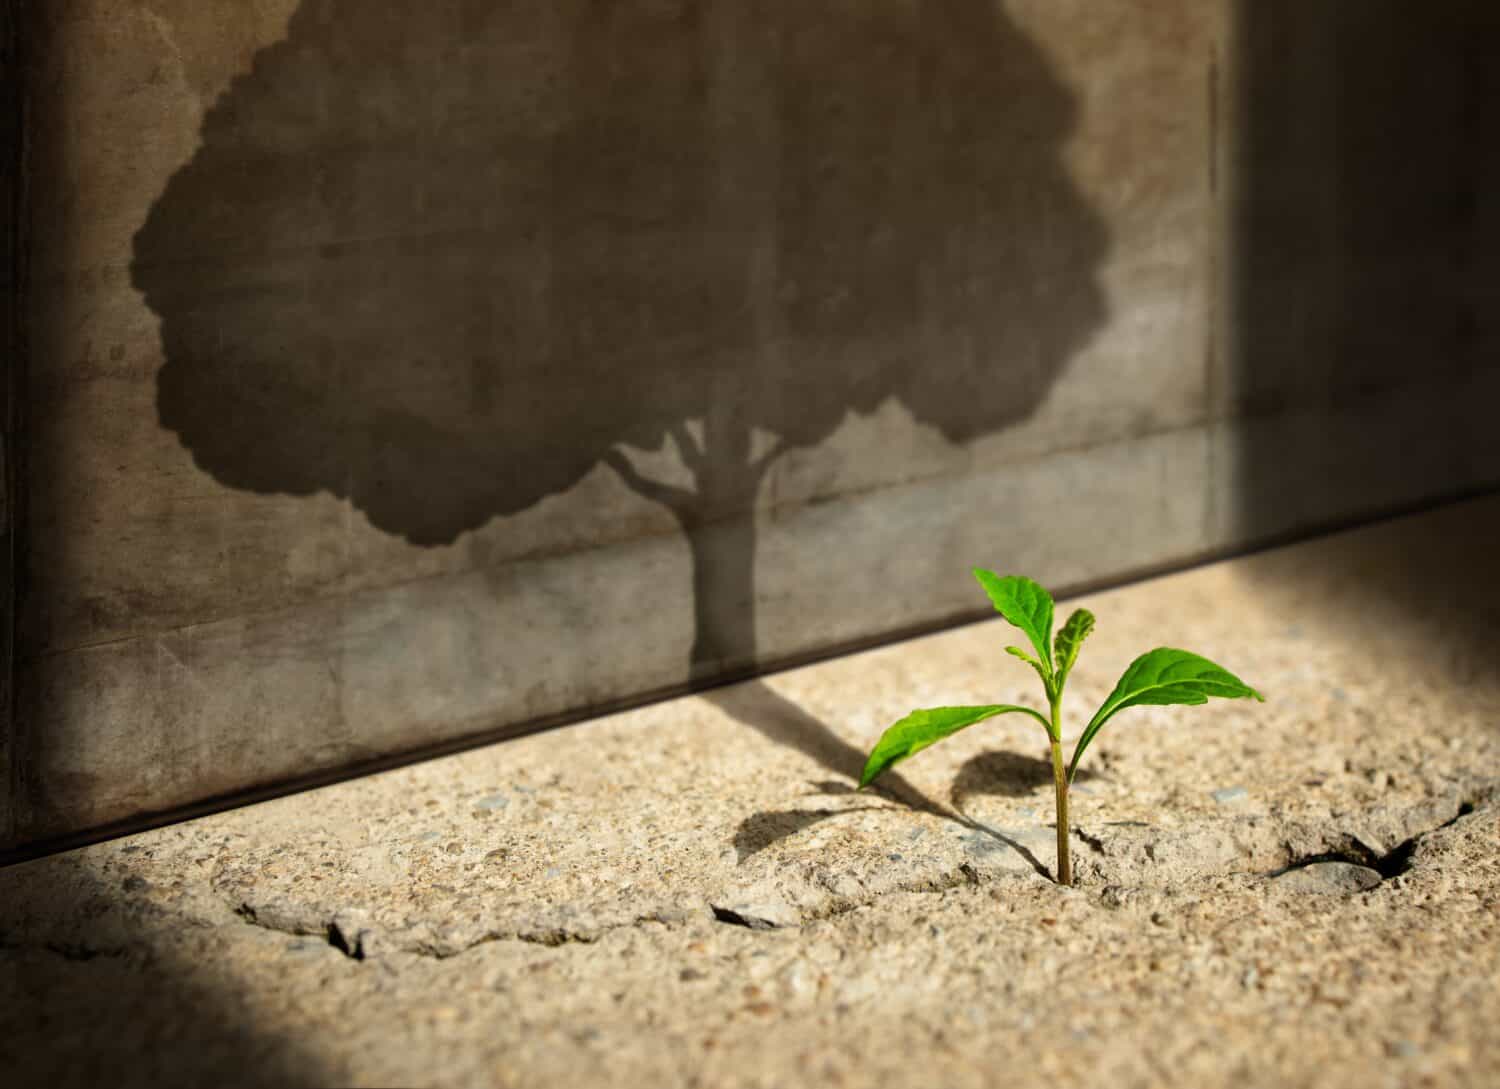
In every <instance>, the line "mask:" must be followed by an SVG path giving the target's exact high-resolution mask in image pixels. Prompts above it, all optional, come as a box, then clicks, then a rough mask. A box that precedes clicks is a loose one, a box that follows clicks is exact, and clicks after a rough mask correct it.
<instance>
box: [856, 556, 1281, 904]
mask: <svg viewBox="0 0 1500 1089" xmlns="http://www.w3.org/2000/svg"><path fill="white" fill-rule="evenodd" d="M974 577H975V578H976V579H978V580H979V584H980V585H981V586H983V587H984V591H985V593H987V594H989V596H990V601H992V602H993V603H994V605H995V611H996V612H998V613H999V614H1000V615H1001V616H1003V617H1005V619H1006V620H1008V621H1010V622H1011V623H1012V624H1014V625H1015V626H1016V627H1018V628H1020V629H1021V631H1022V632H1023V633H1024V634H1025V635H1026V638H1027V639H1028V640H1029V641H1030V642H1031V646H1032V649H1033V650H1035V651H1036V654H1035V655H1032V654H1028V653H1027V652H1026V651H1024V650H1022V649H1021V648H1020V647H1006V648H1005V649H1006V652H1007V653H1009V654H1013V655H1015V656H1016V657H1017V658H1020V659H1021V660H1022V661H1023V662H1026V663H1027V664H1028V665H1030V666H1031V668H1032V669H1035V670H1036V671H1037V675H1038V676H1040V677H1041V678H1042V687H1043V688H1044V689H1046V693H1047V707H1048V712H1049V713H1048V714H1045V715H1044V714H1042V712H1040V711H1038V710H1037V709H1036V708H1034V707H1022V706H1018V705H1015V704H1009V703H996V704H990V705H988V706H985V707H932V708H928V709H927V710H925V711H913V712H912V713H911V714H909V715H907V716H906V717H905V718H903V719H902V720H901V721H900V722H897V723H896V724H895V725H894V726H892V727H891V728H890V729H888V730H886V732H885V733H883V734H882V735H881V736H880V740H879V741H877V742H876V743H875V748H874V749H872V750H871V752H870V759H869V760H868V761H866V763H865V770H864V773H863V774H862V775H860V777H859V785H860V788H861V789H863V788H865V787H867V786H869V785H870V783H872V782H873V781H874V780H875V778H876V777H877V776H879V775H880V774H881V773H882V772H884V771H886V770H887V769H888V768H890V767H892V766H894V765H895V764H898V763H900V762H901V761H902V760H905V759H906V758H907V757H908V756H914V755H916V754H917V753H919V752H921V751H922V750H923V749H925V748H927V746H929V745H932V744H934V743H936V742H938V741H941V740H942V739H943V738H945V737H947V736H949V735H950V734H955V733H957V732H958V731H959V730H962V729H963V728H964V727H965V726H973V725H974V724H975V723H976V722H983V721H984V720H985V719H987V718H994V717H995V716H996V715H1004V714H1008V713H1010V712H1016V713H1018V714H1022V715H1030V716H1031V717H1032V718H1034V719H1036V720H1037V721H1038V722H1040V723H1041V724H1042V727H1043V728H1044V729H1045V730H1046V731H1047V736H1048V737H1049V738H1050V739H1051V741H1052V777H1053V780H1054V782H1055V783H1056V786H1057V881H1058V883H1059V884H1062V885H1071V884H1072V883H1073V864H1072V862H1071V860H1070V859H1069V857H1068V787H1069V785H1070V784H1071V783H1072V782H1073V776H1074V775H1075V774H1077V772H1078V761H1079V760H1080V759H1081V758H1082V756H1083V753H1084V750H1086V749H1087V748H1088V747H1089V744H1090V742H1092V741H1093V740H1094V738H1095V737H1097V736H1098V735H1099V731H1100V730H1101V729H1103V728H1104V724H1105V723H1106V722H1108V721H1109V720H1110V719H1111V718H1113V717H1114V716H1115V715H1116V714H1118V713H1119V712H1120V711H1123V710H1125V708H1127V707H1140V706H1144V705H1148V704H1154V705H1164V704H1199V703H1207V702H1208V699H1209V697H1210V696H1218V697H1220V698H1222V699H1246V698H1251V699H1257V700H1261V701H1262V702H1264V700H1265V697H1264V696H1262V695H1261V694H1260V693H1259V692H1257V691H1256V690H1255V689H1253V688H1251V687H1250V686H1249V685H1247V684H1245V683H1244V682H1243V681H1241V680H1240V679H1239V678H1238V677H1236V676H1235V675H1234V674H1233V673H1230V672H1229V671H1228V670H1226V669H1223V668H1221V667H1220V666H1217V665H1215V664H1214V663H1213V662H1210V661H1209V660H1208V659H1207V658H1202V657H1199V656H1198V655H1196V654H1190V653H1189V652H1188V651H1185V650H1173V649H1172V648H1171V647H1157V648H1156V649H1155V650H1148V651H1147V652H1146V653H1145V654H1142V655H1141V656H1140V657H1139V658H1137V659H1136V660H1135V661H1133V662H1131V663H1130V665H1129V666H1127V667H1126V669H1125V672H1124V674H1122V675H1121V677H1120V680H1119V682H1118V683H1117V684H1116V685H1115V690H1114V691H1113V692H1111V693H1110V694H1109V696H1108V697H1107V698H1106V699H1105V701H1104V702H1103V703H1102V704H1101V705H1100V706H1099V710H1097V711H1095V712H1094V717H1093V718H1091V719H1089V724H1088V725H1087V726H1085V727H1084V728H1083V733H1082V734H1081V735H1079V738H1078V744H1077V745H1076V746H1075V747H1074V749H1073V759H1072V762H1071V763H1070V764H1068V766H1067V768H1066V770H1065V769H1064V767H1063V753H1062V698H1063V688H1064V686H1065V685H1066V684H1067V683H1068V674H1070V673H1071V672H1072V671H1073V663H1074V662H1076V661H1077V660H1078V651H1079V648H1081V647H1082V646H1083V641H1084V640H1085V639H1087V638H1088V636H1089V632H1091V631H1093V630H1094V614H1093V613H1091V612H1089V611H1088V610H1087V609H1075V610H1074V611H1073V615H1072V616H1070V617H1068V621H1067V623H1066V624H1064V625H1063V626H1062V630H1061V631H1059V632H1058V633H1057V640H1056V642H1055V643H1054V642H1053V639H1052V610H1053V605H1052V595H1051V594H1049V593H1047V591H1046V590H1044V589H1043V588H1042V587H1041V586H1040V585H1038V584H1037V583H1035V582H1033V581H1032V580H1031V579H1028V578H1024V577H1022V576H1020V575H1008V576H1006V577H1004V578H1001V577H1000V576H999V575H996V574H995V573H994V572H992V571H986V570H984V569H983V568H975V569H974Z"/></svg>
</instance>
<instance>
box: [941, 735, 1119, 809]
mask: <svg viewBox="0 0 1500 1089" xmlns="http://www.w3.org/2000/svg"><path fill="white" fill-rule="evenodd" d="M1095 778H1097V776H1096V775H1095V774H1094V773H1093V772H1092V771H1089V770H1088V769H1087V768H1079V769H1078V774H1077V775H1076V776H1074V782H1079V783H1086V782H1088V781H1089V780H1091V779H1095ZM1051 790H1052V761H1051V760H1050V759H1049V758H1047V757H1044V756H1024V755H1022V754H1021V753H1018V752H1010V751H1008V750H999V751H995V752H982V753H979V754H978V755H977V756H972V757H970V758H969V759H968V760H966V761H965V762H964V765H963V767H961V768H959V769H958V774H957V775H956V776H955V777H954V779H953V790H952V794H951V797H952V799H953V807H954V808H955V809H957V810H960V811H962V810H963V807H964V803H965V802H966V801H967V800H968V799H969V798H971V797H974V796H975V795H989V796H991V797H1000V798H1028V797H1030V796H1031V795H1032V794H1035V793H1037V792H1039V791H1046V792H1048V794H1049V795H1050V792H1051Z"/></svg>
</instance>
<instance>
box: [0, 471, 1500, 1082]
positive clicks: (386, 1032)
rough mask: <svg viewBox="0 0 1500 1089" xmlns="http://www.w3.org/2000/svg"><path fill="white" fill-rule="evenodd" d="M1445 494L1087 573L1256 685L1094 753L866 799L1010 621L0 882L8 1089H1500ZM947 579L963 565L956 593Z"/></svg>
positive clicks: (1024, 728)
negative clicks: (1200, 560)
mask: <svg viewBox="0 0 1500 1089" xmlns="http://www.w3.org/2000/svg"><path fill="white" fill-rule="evenodd" d="M1497 529H1500V501H1497V500H1481V501H1475V502H1471V503H1467V504H1463V505H1458V506H1454V507H1449V508H1445V509H1443V510H1440V511H1437V512H1433V513H1428V514H1424V515H1419V516H1414V517H1411V518H1407V519H1402V520H1399V521H1395V522H1390V523H1385V524H1383V525H1379V526H1375V527H1372V528H1367V529H1364V530H1360V531H1356V532H1353V533H1348V534H1341V535H1338V536H1334V537H1329V538H1324V539H1321V540H1318V541H1315V542H1311V543H1308V544H1302V545H1298V546H1294V547H1291V548H1286V549H1281V550H1277V551H1273V552H1268V553H1264V554H1261V555H1258V556H1254V557H1250V558H1246V559H1240V560H1235V561H1231V562H1227V563H1221V564H1216V565H1212V566H1207V567H1202V568H1199V569H1196V570H1193V571H1190V572H1186V573H1183V574H1178V575H1173V576H1170V577H1166V578H1161V579H1156V580H1152V581H1147V582H1141V583H1137V584H1134V585H1132V586H1129V587H1126V588H1124V589H1118V590H1114V591H1111V592H1107V593H1100V594H1092V595H1087V596H1085V597H1081V598H1079V599H1077V600H1076V602H1073V601H1070V602H1068V603H1066V605H1065V606H1064V607H1063V608H1061V609H1060V610H1059V611H1060V613H1063V614H1065V613H1066V611H1067V609H1068V608H1071V607H1072V606H1073V605H1074V604H1079V605H1086V606H1087V607H1089V608H1091V609H1093V610H1094V612H1095V613H1096V614H1097V615H1098V617H1099V628H1098V631H1097V632H1096V634H1095V635H1094V636H1093V637H1092V638H1091V639H1090V641H1089V643H1088V644H1087V645H1086V646H1085V648H1084V651H1083V655H1082V657H1081V659H1080V664H1079V666H1078V668H1077V671H1076V672H1075V674H1074V679H1073V681H1072V684H1071V686H1070V688H1071V691H1070V693H1069V697H1070V698H1069V701H1068V708H1067V709H1068V712H1069V717H1070V723H1071V726H1070V731H1069V732H1071V733H1076V731H1077V730H1078V729H1079V728H1080V727H1081V725H1082V723H1083V721H1084V720H1086V717H1087V713H1088V712H1089V711H1091V710H1092V708H1093V706H1095V705H1096V704H1097V702H1098V701H1099V700H1100V699H1101V698H1102V697H1103V696H1104V694H1105V693H1107V692H1108V690H1109V689H1110V687H1112V685H1113V682H1114V680H1115V678H1116V677H1117V676H1118V674H1119V672H1120V670H1121V669H1122V668H1123V667H1124V665H1125V664H1126V663H1127V662H1128V661H1129V660H1130V658H1131V657H1133V656H1134V654H1135V653H1137V652H1139V651H1141V650H1145V649H1147V648H1148V647H1150V646H1153V645H1157V644H1159V643H1165V644H1168V645H1176V646H1184V647H1187V648H1189V649H1193V650H1196V651H1198V652H1200V653H1203V654H1205V655H1207V656H1209V657H1211V658H1214V659H1215V660H1218V661H1220V662H1222V663H1223V664H1224V665H1226V666H1228V667H1229V668H1230V669H1232V670H1234V671H1235V672H1236V673H1238V674H1239V675H1240V676H1242V677H1243V678H1244V679H1245V680H1246V681H1248V682H1249V683H1251V684H1253V685H1255V686H1256V687H1258V688H1260V689H1261V690H1262V691H1264V692H1265V693H1266V695H1267V697H1268V702H1267V703H1265V704H1254V703H1250V702H1234V703H1226V702H1218V703H1214V704H1211V705H1209V706H1207V707H1201V708H1140V709H1133V710H1131V711H1129V712H1126V713H1125V714H1123V715H1122V716H1121V717H1120V718H1118V719H1116V720H1115V721H1114V722H1113V723H1112V724H1111V726H1110V727H1109V728H1108V729H1106V730H1105V731H1104V733H1103V734H1102V735H1101V737H1100V740H1099V741H1098V742H1096V743H1095V746H1094V747H1093V748H1092V749H1091V750H1090V753H1089V756H1088V757H1087V758H1086V759H1085V763H1084V766H1085V769H1086V772H1085V773H1084V774H1082V775H1081V776H1080V779H1079V782H1078V784H1077V788H1076V791H1075V793H1074V796H1073V802H1072V810H1073V811H1072V819H1073V822H1074V825H1073V829H1072V845H1073V851H1074V856H1075V857H1074V864H1075V870H1076V873H1077V880H1078V884H1077V886H1076V887H1074V888H1070V889H1065V888H1060V887H1058V886H1056V885H1055V884H1053V883H1052V881H1051V880H1050V877H1049V876H1048V875H1049V873H1050V870H1051V868H1052V866H1053V864H1054V859H1053V849H1054V842H1055V831H1054V829H1053V827H1052V826H1051V824H1050V821H1051V819H1052V797H1051V789H1052V788H1051V772H1050V768H1049V765H1048V764H1047V762H1046V759H1045V751H1046V750H1045V745H1044V740H1045V738H1044V736H1043V735H1042V733H1041V730H1040V728H1039V727H1038V726H1036V725H1035V724H1034V723H1030V721H1029V720H1023V719H1020V718H1018V717H1017V718H1016V721H1008V720H1007V719H1005V718H1002V719H999V720H993V721H991V722H989V723H986V724H984V725H981V726H979V727H975V728H974V729H972V730H969V731H966V732H964V733H962V734H959V735H957V736H956V737H954V738H952V739H950V740H949V741H946V742H944V743H943V744H941V745H939V746H936V747H934V748H933V749H931V750H928V751H927V752H924V753H922V754H921V755H920V756H918V757H916V758H914V759H913V760H912V761H910V762H909V763H907V764H904V765H902V767H901V773H902V774H901V776H900V777H899V778H898V779H893V780H892V781H890V782H888V783H886V784H885V786H884V787H883V788H882V789H881V790H879V791H867V792H864V793H856V792H854V791H853V789H852V779H853V777H854V775H855V774H857V771H858V766H859V764H860V763H861V761H862V757H863V754H864V752H865V751H866V750H867V749H868V747H869V746H870V745H871V744H873V742H874V740H875V738H876V737H877V736H878V735H879V733H880V731H881V730H882V729H883V728H884V726H886V725H887V724H889V722H891V721H892V720H894V719H895V718H897V717H899V716H900V715H901V714H903V713H905V712H906V711H908V710H910V709H911V708H912V707H916V706H925V705H935V704H944V703H978V702H1012V701H1017V700H1023V699H1024V700H1025V701H1027V702H1031V701H1033V700H1034V698H1035V694H1034V693H1033V692H1032V686H1033V685H1034V684H1035V681H1034V678H1033V677H1032V675H1031V674H1030V672H1029V670H1027V669H1026V668H1025V667H1024V666H1022V665H1021V664H1020V663H1017V662H1015V661H1013V660H1011V659H1009V658H1008V657H1006V655H1004V654H1003V652H1002V651H1001V648H1002V647H1003V645H1004V644H1005V643H1006V642H1009V641H1012V640H1011V636H1010V635H1009V634H1008V633H1009V632H1010V629H1009V628H1008V627H1007V626H1006V625H1004V623H1003V622H1001V621H998V620H997V621H994V622H991V623H984V624H978V625H973V626H969V627H965V628H962V629H957V630H953V631H949V632H945V633H942V634H938V635H934V636H930V637H926V638H922V639H917V640H913V641H909V642H906V643H902V644H900V645H896V646H891V647H886V648H882V649H879V650H875V651H872V652H869V653H865V654H860V655H855V656H850V657H846V658H841V659H837V660H834V661H830V662H825V663H822V664H819V665H816V666H812V667H808V668H806V669H802V670H797V671H793V672H788V673H783V674H779V675H776V676H774V677H771V678H768V679H765V680H762V681H757V682H752V683H749V684H746V685H741V686H738V687H735V688H728V689H721V690H718V691H716V692H713V693H709V694H707V695H704V696H701V697H694V698H685V699H680V700H675V701H671V702H667V703H662V704H658V705H655V706H651V707H647V708H643V709H640V710H637V711H633V712H630V713H626V714H620V715H614V716H610V717H607V718H601V719H597V720H594V721H592V722H589V723H585V724H583V725H579V726H574V727H569V728H567V729H562V730H557V731H553V732H550V733H546V734H540V735H536V736H533V737H529V738H525V739H522V740H519V741H514V742H510V743H507V744H503V745H497V746H493V747H490V748H485V749H481V750H476V751H473V752H469V753H465V754H462V755H459V756H455V757H450V758H446V759H442V760H437V761H432V762H429V763H425V764H421V765H417V766H413V767H408V768H404V769H401V770H398V771H393V772H389V773H386V774H382V775H378V776H373V777H370V778H366V779H361V780H357V781H353V782H348V783H344V784H341V785H338V786H334V787H330V788H326V789H323V790H318V791H312V792H308V793H304V794H300V795H296V796H293V797H288V798H283V799H280V800H277V801H273V802H268V803H265V804H262V805H257V806H252V807H248V808H244V809H239V810H235V811H231V812H226V813H221V814H218V815H215V816H211V817H206V818H203V819H201V820H196V821H192V822H188V823H184V824H179V825H175V826H171V827H167V828H162V829H158V830H156V831H153V832H149V833H145V834H142V835H137V836H133V837H129V838H126V839H120V840H115V841H112V842H109V843H104V844H99V845H96V846H93V847H88V848H84V849H81V850H77V851H73V852H70V853H67V854H64V855H58V856H54V857H51V858H47V859H43V860H39V861H36V862H31V863H26V864H23V865H19V866H14V867H11V868H9V869H6V870H3V871H0V1068H3V1069H6V1070H7V1071H11V1072H13V1073H14V1075H15V1076H16V1078H17V1080H16V1082H15V1084H18V1085H20V1084H44V1083H45V1084H57V1085H68V1084H95V1083H99V1082H109V1083H111V1084H119V1085H153V1086H158V1085H167V1084H172V1085H175V1084H182V1085H197V1084H208V1083H214V1084H219V1085H241V1084H246V1085H248V1084H266V1085H289V1084H358V1085H390V1084H411V1085H418V1084H420V1085H453V1086H473V1085H502V1086H508V1085H517V1086H528V1087H534V1086H549V1085H565V1086H576V1085H580V1084H606V1083H608V1084H620V1085H652V1086H656V1085H666V1086H675V1085H682V1086H699V1085H701V1086H745V1087H750V1086H792V1085H799V1086H800V1085H809V1084H812V1085H837V1086H905V1085H915V1084H924V1085H943V1086H968V1085H973V1086H981V1085H983V1086H991V1087H992V1086H996V1085H1011V1084H1015V1085H1023V1084H1024V1085H1028V1086H1031V1085H1037V1084H1047V1085H1053V1086H1075V1085H1076V1086H1097V1085H1101V1084H1106V1085H1111V1086H1122V1087H1126V1086H1147V1085H1159V1084H1167V1083H1176V1084H1196V1085H1208V1086H1217V1085H1226V1086H1227V1085H1246V1086H1250V1085H1266V1086H1271V1085H1277V1086H1281V1085H1287V1086H1298V1085H1307V1086H1313V1085H1317V1086H1330V1085H1351V1086H1352V1085H1357V1086H1360V1087H1361V1089H1370V1087H1374V1086H1384V1085H1391V1086H1407V1085H1422V1084H1431V1085H1475V1086H1481V1085H1493V1084H1496V1083H1497V1082H1500V1029H1497V1028H1496V1025H1500V923H1497V920H1500V913H1497V907H1500V792H1497V782H1500V764H1497V759H1496V758H1497V755H1500V671H1497V669H1496V667H1495V664H1494V663H1495V661H1496V659H1495V656H1494V651H1495V650H1496V648H1497V646H1500V628H1497V617H1500V593H1496V592H1494V588H1493V587H1492V586H1491V585H1490V584H1491V583H1492V582H1493V581H1494V578H1493V576H1492V575H1491V574H1490V572H1489V567H1488V565H1487V564H1486V563H1485V560H1484V557H1485V556H1486V555H1487V554H1488V552H1489V551H1490V550H1491V547H1490V545H1489V544H1488V542H1493V541H1494V540H1496V539H1500V537H1497V532H1496V531H1497ZM976 592H977V590H976Z"/></svg>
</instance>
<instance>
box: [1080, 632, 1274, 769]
mask: <svg viewBox="0 0 1500 1089" xmlns="http://www.w3.org/2000/svg"><path fill="white" fill-rule="evenodd" d="M1211 696H1216V697H1219V698H1221V699H1257V700H1260V701H1262V702H1264V701H1265V697H1264V696H1262V695H1261V694H1260V693H1259V692H1257V691H1256V690H1255V689H1253V688H1251V687H1250V686H1249V685H1248V684H1246V683H1245V682H1244V681H1242V680H1240V679H1239V678H1238V677H1236V676H1235V675H1234V674H1233V673H1230V672H1229V671H1228V670H1227V669H1224V668H1223V667H1222V666H1218V665H1215V664H1214V663H1213V662H1210V661H1209V660H1208V659H1207V658H1203V657H1200V656H1199V655H1196V654H1192V653H1189V652H1188V651H1185V650H1174V649H1172V648H1171V647H1157V648H1156V649H1155V650H1148V651H1147V652H1146V653H1145V654H1142V655H1141V656H1140V657H1139V658H1137V659H1136V660H1135V661H1133V662H1131V663H1130V665H1129V666H1127V667H1126V669H1125V672H1124V673H1123V674H1122V675H1121V677H1120V680H1119V683H1117V684H1116V685H1115V690H1114V691H1113V692H1111V693H1110V694H1109V698H1108V699H1106V700H1105V701H1104V703H1103V704H1101V705H1100V707H1099V710H1098V711H1096V712H1094V717H1093V718H1092V719H1090V720H1089V724H1088V725H1087V726H1086V727H1084V731H1083V734H1082V736H1080V737H1079V739H1078V747H1077V748H1075V749H1074V750H1073V762H1072V764H1071V765H1069V767H1068V778H1069V780H1071V779H1072V778H1073V774H1074V772H1076V771H1077V770H1078V761H1079V759H1080V758H1081V757H1082V756H1083V751H1084V750H1085V749H1087V748H1088V747H1089V742H1091V741H1093V740H1094V737H1095V735H1097V734H1098V733H1099V731H1100V730H1101V729H1102V728H1103V726H1104V724H1105V723H1106V722H1108V721H1109V720H1110V719H1111V718H1112V717H1113V716H1114V715H1115V714H1116V713H1117V712H1119V711H1123V710H1125V708H1127V707H1139V706H1141V705H1143V704H1156V705H1162V704H1199V703H1207V702H1208V700H1209V697H1211Z"/></svg>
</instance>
